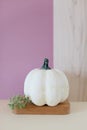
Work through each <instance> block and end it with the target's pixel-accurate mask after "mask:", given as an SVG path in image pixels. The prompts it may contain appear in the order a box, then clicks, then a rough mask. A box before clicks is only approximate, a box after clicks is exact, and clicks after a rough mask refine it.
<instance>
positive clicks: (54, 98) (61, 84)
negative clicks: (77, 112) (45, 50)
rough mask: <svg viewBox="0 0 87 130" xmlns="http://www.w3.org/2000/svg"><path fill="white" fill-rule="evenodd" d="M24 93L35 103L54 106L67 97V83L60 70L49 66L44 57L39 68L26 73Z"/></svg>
mask: <svg viewBox="0 0 87 130" xmlns="http://www.w3.org/2000/svg"><path fill="white" fill-rule="evenodd" d="M24 94H25V96H28V97H29V98H30V100H31V101H32V102H33V103H34V104H35V105H38V106H42V105H45V104H47V105H48V106H56V105H57V104H59V103H60V102H63V101H65V100H66V99H67V98H68V95H69V83H68V80H67V78H66V76H65V74H64V73H63V72H62V71H60V70H57V69H50V68H49V66H48V59H46V58H45V60H44V64H43V66H42V68H41V69H34V70H32V71H31V72H30V73H29V74H28V75H27V77H26V79H25V82H24Z"/></svg>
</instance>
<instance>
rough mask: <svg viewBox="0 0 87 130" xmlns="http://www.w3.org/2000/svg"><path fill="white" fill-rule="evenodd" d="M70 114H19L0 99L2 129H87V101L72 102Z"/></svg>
mask: <svg viewBox="0 0 87 130" xmlns="http://www.w3.org/2000/svg"><path fill="white" fill-rule="evenodd" d="M70 107H71V108H70V114H68V115H17V114H13V113H12V111H11V110H10V108H9V107H8V100H0V130H87V102H70Z"/></svg>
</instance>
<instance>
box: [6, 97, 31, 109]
mask: <svg viewBox="0 0 87 130" xmlns="http://www.w3.org/2000/svg"><path fill="white" fill-rule="evenodd" d="M27 103H30V100H29V97H25V96H21V95H17V96H14V97H12V98H10V102H9V104H8V105H9V107H10V108H11V109H15V108H18V109H21V108H25V107H26V105H27Z"/></svg>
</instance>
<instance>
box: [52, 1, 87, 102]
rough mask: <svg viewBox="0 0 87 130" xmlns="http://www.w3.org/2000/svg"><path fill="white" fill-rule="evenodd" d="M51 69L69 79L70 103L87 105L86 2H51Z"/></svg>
mask: <svg viewBox="0 0 87 130" xmlns="http://www.w3.org/2000/svg"><path fill="white" fill-rule="evenodd" d="M54 67H55V68H58V69H60V70H62V71H64V72H65V74H66V75H67V77H68V80H69V84H70V95H69V99H70V100H72V101H87V0H66V1H64V0H54Z"/></svg>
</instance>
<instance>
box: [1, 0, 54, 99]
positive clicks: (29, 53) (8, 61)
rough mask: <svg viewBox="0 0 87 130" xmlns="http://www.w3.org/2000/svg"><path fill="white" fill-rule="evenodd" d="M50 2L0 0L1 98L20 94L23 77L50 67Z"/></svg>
mask: <svg viewBox="0 0 87 130" xmlns="http://www.w3.org/2000/svg"><path fill="white" fill-rule="evenodd" d="M52 11H53V7H52V0H0V98H1V99H5V98H10V97H11V96H14V95H16V94H23V85H24V79H25V76H26V74H27V73H28V72H29V71H30V70H32V69H34V68H36V67H40V66H41V65H42V62H43V59H44V57H48V58H49V60H50V66H53V56H52V55H53V50H52V48H53V47H52V43H53V34H52V33H53V28H52V24H53V23H52V19H53V16H52Z"/></svg>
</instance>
